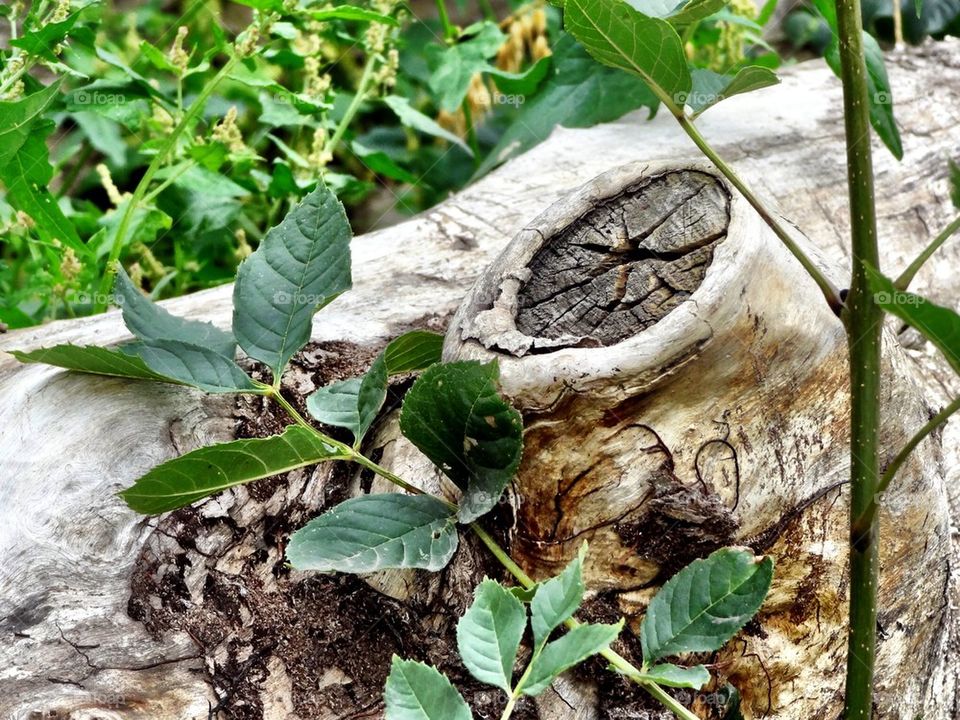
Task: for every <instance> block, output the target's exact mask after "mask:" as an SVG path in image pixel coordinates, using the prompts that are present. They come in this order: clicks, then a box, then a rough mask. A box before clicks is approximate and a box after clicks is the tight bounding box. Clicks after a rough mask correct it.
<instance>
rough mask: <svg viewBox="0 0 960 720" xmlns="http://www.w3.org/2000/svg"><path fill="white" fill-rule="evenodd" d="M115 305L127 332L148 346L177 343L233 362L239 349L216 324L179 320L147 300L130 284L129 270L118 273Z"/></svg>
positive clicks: (120, 270) (234, 341)
mask: <svg viewBox="0 0 960 720" xmlns="http://www.w3.org/2000/svg"><path fill="white" fill-rule="evenodd" d="M113 290H114V293H115V294H116V297H115V302H116V304H117V305H118V306H119V307H120V309H121V311H122V313H123V322H124V324H125V325H126V326H127V329H128V330H129V331H130V332H132V333H133V334H134V335H136V336H137V337H138V338H140V340H142V341H144V342H145V343H151V342H154V341H157V340H177V341H181V342H186V343H190V344H192V345H198V346H200V347H204V348H208V349H210V350H213V351H214V352H216V353H217V354H219V355H223V356H224V357H226V358H230V359H231V360H232V359H233V356H234V353H235V351H236V348H237V343H236V340H234V339H233V335H231V334H230V333H228V332H226V331H224V330H221V329H220V328H218V327H217V326H216V325H213V324H212V323H208V322H202V321H200V320H187V319H186V318H181V317H177V316H176V315H172V314H171V313H169V312H167V311H166V310H164V309H163V308H162V307H160V306H159V305H157V304H156V303H154V302H153V301H152V300H150V298H148V297H145V296H144V295H143V293H141V292H140V291H139V290H138V289H137V288H136V286H135V285H134V284H133V283H132V282H131V281H130V278H129V276H128V275H127V273H126V271H125V270H124V269H123V268H122V267H121V268H119V269H118V270H117V279H116V281H115V283H114V287H113Z"/></svg>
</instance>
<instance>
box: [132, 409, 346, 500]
mask: <svg viewBox="0 0 960 720" xmlns="http://www.w3.org/2000/svg"><path fill="white" fill-rule="evenodd" d="M338 457H340V455H338V451H337V449H336V448H334V447H332V446H330V445H327V444H326V443H324V442H323V441H322V440H321V439H320V438H319V437H317V435H316V433H314V432H312V431H311V430H309V429H307V428H305V427H303V426H301V425H291V426H289V427H288V428H287V429H286V430H284V431H283V434H281V435H274V436H272V437H267V438H254V439H251V440H235V441H233V442H228V443H221V444H219V445H210V446H208V447H203V448H200V449H198V450H194V451H193V452H189V453H187V454H186V455H181V456H180V457H178V458H174V459H173V460H168V461H167V462H165V463H162V464H161V465H157V466H156V467H155V468H153V469H152V470H151V471H150V472H148V473H147V474H146V475H144V476H143V477H141V478H140V479H139V480H137V482H136V483H135V484H134V485H133V486H132V487H130V488H128V489H126V490H124V491H123V492H121V493H120V497H122V498H123V499H124V501H125V502H126V503H127V505H129V506H130V507H131V508H132V509H133V510H136V511H137V512H139V513H143V514H144V515H156V514H158V513H162V512H167V511H168V510H175V509H177V508H181V507H185V506H187V505H190V504H191V503H194V502H196V501H197V500H200V499H202V498H205V497H208V496H209V495H213V494H215V493H218V492H220V491H222V490H226V489H227V488H231V487H235V486H237V485H242V484H244V483H248V482H252V481H254V480H260V479H262V478H266V477H270V476H271V475H279V474H281V473H285V472H289V471H291V470H296V469H297V468H302V467H306V466H308V465H314V464H316V463H319V462H323V461H324V460H331V459H335V458H338Z"/></svg>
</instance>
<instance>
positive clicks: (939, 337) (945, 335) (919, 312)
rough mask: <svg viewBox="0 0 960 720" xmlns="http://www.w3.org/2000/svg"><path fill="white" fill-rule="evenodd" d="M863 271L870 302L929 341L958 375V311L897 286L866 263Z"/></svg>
mask: <svg viewBox="0 0 960 720" xmlns="http://www.w3.org/2000/svg"><path fill="white" fill-rule="evenodd" d="M866 271H867V281H868V282H869V284H870V291H871V292H872V293H873V299H874V302H875V303H876V304H877V305H879V306H880V307H882V308H883V309H884V310H886V311H887V312H888V313H890V314H891V315H896V316H897V317H898V318H900V319H901V320H903V321H904V322H905V323H907V324H908V325H910V327H912V328H915V329H916V330H917V331H918V332H919V333H920V334H921V335H923V336H924V337H925V338H926V339H927V340H929V341H930V342H931V343H933V345H934V347H936V348H937V349H938V350H939V351H940V352H941V353H943V356H944V357H945V358H946V360H947V362H948V363H950V367H952V368H953V370H954V372H955V373H957V374H958V375H960V315H958V314H957V313H955V312H954V311H953V310H951V309H949V308H945V307H943V306H941V305H937V304H936V303H933V302H931V301H930V300H927V299H926V298H924V297H922V296H920V295H915V294H914V293H910V292H904V291H902V290H897V289H896V287H894V284H893V282H892V281H891V280H890V279H889V278H887V277H885V276H883V275H881V274H880V273H879V272H878V271H877V270H875V269H874V268H872V267H870V266H869V265H868V266H866Z"/></svg>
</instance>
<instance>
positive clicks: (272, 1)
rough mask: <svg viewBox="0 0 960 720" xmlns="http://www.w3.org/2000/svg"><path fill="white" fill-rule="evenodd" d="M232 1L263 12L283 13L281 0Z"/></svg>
mask: <svg viewBox="0 0 960 720" xmlns="http://www.w3.org/2000/svg"><path fill="white" fill-rule="evenodd" d="M234 2H237V3H239V4H240V5H246V6H247V7H252V8H253V9H254V10H259V11H260V12H263V13H271V12H277V13H281V14H282V13H283V5H284V2H283V0H234Z"/></svg>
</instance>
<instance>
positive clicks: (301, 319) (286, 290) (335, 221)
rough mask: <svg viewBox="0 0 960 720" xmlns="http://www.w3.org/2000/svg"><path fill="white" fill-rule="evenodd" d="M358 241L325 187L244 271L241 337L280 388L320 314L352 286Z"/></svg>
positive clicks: (236, 300) (237, 322) (237, 296)
mask: <svg viewBox="0 0 960 720" xmlns="http://www.w3.org/2000/svg"><path fill="white" fill-rule="evenodd" d="M350 236H351V232H350V223H349V222H348V221H347V216H346V213H345V212H344V210H343V205H341V204H340V201H339V200H337V198H336V196H335V195H334V194H333V192H331V191H330V190H329V189H328V188H326V187H324V186H323V185H319V186H318V187H317V189H316V190H314V191H313V192H312V193H310V194H309V195H307V196H306V197H305V198H304V199H303V201H302V202H301V203H300V204H299V205H297V206H296V207H295V208H294V209H293V210H291V211H290V213H289V214H288V215H287V216H286V217H285V218H284V219H283V221H282V222H281V223H280V224H279V225H278V226H276V227H274V228H273V229H271V230H270V231H269V232H267V234H266V236H265V237H264V238H263V241H262V242H261V243H260V246H259V247H258V248H257V249H256V251H255V252H254V253H253V254H252V255H250V257H248V258H247V259H246V260H245V261H244V262H243V264H241V265H240V268H239V269H238V270H237V280H236V284H235V285H234V289H233V334H234V336H235V337H236V338H237V342H238V343H239V344H240V347H241V348H243V350H244V352H246V353H247V355H249V356H250V357H252V358H254V359H256V360H260V361H261V362H263V363H265V364H266V365H267V366H269V367H270V369H271V370H272V372H273V377H274V382H275V383H276V382H278V379H279V377H280V376H281V375H282V374H283V369H284V368H285V367H286V365H287V363H288V362H289V360H290V358H291V357H293V355H294V354H295V353H296V352H297V351H299V350H300V349H301V348H302V347H303V346H304V345H305V344H306V343H307V341H308V340H309V339H310V330H311V326H312V321H313V315H314V313H315V312H316V311H317V309H318V308H319V307H322V306H323V305H324V304H326V303H327V302H329V301H330V299H331V298H333V297H336V296H337V295H338V294H340V293H342V292H343V291H345V290H348V289H349V288H350V285H351V281H350Z"/></svg>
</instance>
